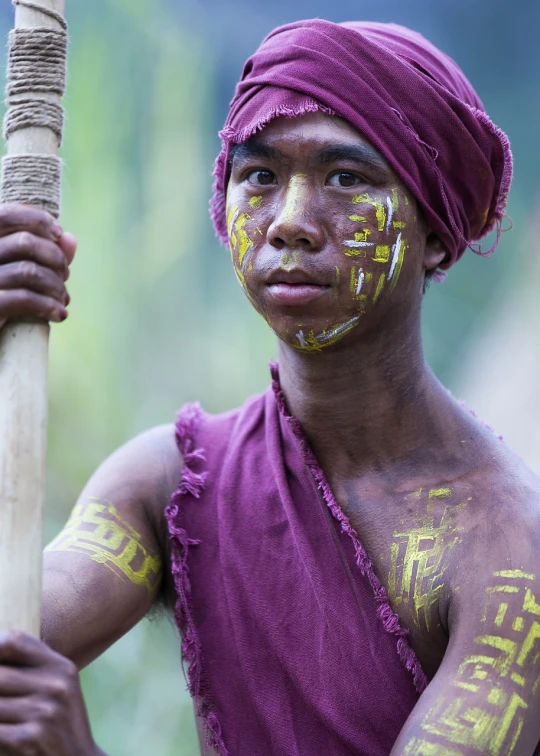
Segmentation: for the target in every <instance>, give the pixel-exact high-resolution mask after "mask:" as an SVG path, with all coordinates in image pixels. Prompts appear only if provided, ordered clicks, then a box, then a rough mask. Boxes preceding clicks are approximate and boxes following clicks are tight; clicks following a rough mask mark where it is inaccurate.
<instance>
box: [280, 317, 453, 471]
mask: <svg viewBox="0 0 540 756" xmlns="http://www.w3.org/2000/svg"><path fill="white" fill-rule="evenodd" d="M280 380H281V385H282V388H283V391H284V393H285V397H286V399H287V404H288V407H289V410H290V412H291V413H292V414H293V415H294V416H295V417H297V418H298V420H300V422H301V424H302V427H303V429H304V431H305V433H306V435H307V437H308V439H309V441H310V443H311V445H312V447H313V449H314V451H315V453H316V455H317V457H318V459H319V462H320V464H321V465H322V466H323V469H325V470H326V471H330V470H331V471H332V472H333V473H334V474H336V475H337V476H338V477H349V476H357V475H361V474H362V473H365V472H368V471H373V472H377V471H385V470H388V469H389V468H394V469H399V468H402V469H403V470H406V469H409V470H410V469H413V468H415V467H416V466H417V465H424V464H425V463H428V464H429V462H430V460H431V459H432V456H433V454H434V452H435V454H436V457H437V458H438V459H439V460H440V459H441V452H443V454H444V448H445V447H447V451H448V454H449V455H452V454H453V453H454V452H457V450H458V448H459V446H458V445H459V441H456V434H457V428H456V421H457V418H456V416H455V412H453V411H452V408H453V406H455V405H453V401H452V400H451V398H450V397H449V396H448V394H447V392H446V391H445V389H444V388H443V387H442V386H441V385H440V383H439V382H438V380H437V379H436V378H435V376H434V375H433V374H432V372H431V371H430V369H429V368H428V367H427V365H426V363H425V360H424V356H423V352H422V346H421V340H420V334H419V329H417V330H413V331H411V332H410V333H409V335H406V334H405V333H404V330H402V331H401V332H400V333H399V334H397V333H396V334H395V336H394V338H392V334H390V335H386V336H385V337H383V338H379V339H378V340H377V341H374V340H371V339H366V340H365V341H364V342H362V343H356V344H354V345H353V346H352V347H351V348H350V349H348V350H346V349H345V348H343V349H341V350H336V351H334V352H330V351H329V352H321V353H320V354H303V353H300V352H298V351H296V350H294V349H293V348H291V347H288V346H287V345H284V344H282V343H280ZM452 429H454V430H455V432H452ZM441 445H443V446H441Z"/></svg>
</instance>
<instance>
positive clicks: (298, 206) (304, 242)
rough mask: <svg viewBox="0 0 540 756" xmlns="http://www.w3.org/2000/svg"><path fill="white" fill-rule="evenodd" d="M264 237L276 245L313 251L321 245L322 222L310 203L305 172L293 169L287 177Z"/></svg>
mask: <svg viewBox="0 0 540 756" xmlns="http://www.w3.org/2000/svg"><path fill="white" fill-rule="evenodd" d="M267 239H268V243H269V244H271V245H272V246H273V247H275V248H276V249H284V248H290V249H294V248H296V247H303V248H304V249H306V250H312V251H313V252H316V251H317V250H319V249H321V247H322V246H323V243H324V231H323V226H322V224H321V223H320V222H319V221H318V220H317V218H316V213H315V212H314V208H313V206H312V197H311V192H310V188H309V184H308V177H307V175H306V174H304V173H297V174H296V175H294V176H292V177H291V178H290V180H289V183H288V184H287V187H286V188H285V191H284V193H283V195H282V196H281V197H280V199H279V204H278V206H277V207H276V216H275V218H274V220H273V222H272V223H271V224H270V226H269V228H268V232H267Z"/></svg>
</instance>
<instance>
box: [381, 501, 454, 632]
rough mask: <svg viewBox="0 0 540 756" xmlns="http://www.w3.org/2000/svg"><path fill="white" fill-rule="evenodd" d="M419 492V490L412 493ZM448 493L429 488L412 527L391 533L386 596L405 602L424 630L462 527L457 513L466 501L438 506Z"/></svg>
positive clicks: (427, 624)
mask: <svg viewBox="0 0 540 756" xmlns="http://www.w3.org/2000/svg"><path fill="white" fill-rule="evenodd" d="M421 495H422V491H420V492H417V493H416V494H415V496H416V497H418V496H421ZM451 495H452V491H451V489H449V488H438V489H432V490H431V491H429V492H428V494H427V509H426V513H425V514H424V515H422V516H421V517H420V518H418V520H417V522H418V524H417V525H416V526H415V527H413V528H411V529H409V530H404V531H403V532H396V533H394V536H393V543H392V546H391V570H390V575H389V577H388V590H389V593H390V599H391V601H392V602H393V603H394V605H395V606H397V607H399V606H400V605H403V604H406V605H407V606H408V607H409V608H410V609H412V613H413V620H414V622H415V624H416V625H417V626H418V627H421V626H423V627H425V628H426V629H427V630H429V629H430V625H431V620H432V617H431V614H432V608H433V606H434V605H435V604H436V603H437V601H438V600H439V596H440V593H441V591H442V589H443V585H444V573H445V570H446V567H447V563H448V561H447V558H448V556H449V554H450V553H451V552H452V551H453V550H454V549H455V548H456V546H457V545H458V544H459V543H460V541H461V538H460V536H459V535H458V534H459V533H460V532H461V531H462V529H463V528H462V527H461V526H460V525H459V524H458V519H457V516H458V514H459V513H460V512H461V511H462V510H463V509H464V507H465V505H466V502H463V503H459V504H455V505H451V504H448V505H447V506H444V507H443V508H442V510H441V506H440V505H437V502H438V501H441V500H442V501H444V500H445V499H448V498H450V497H451Z"/></svg>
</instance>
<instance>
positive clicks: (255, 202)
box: [249, 196, 263, 210]
mask: <svg viewBox="0 0 540 756" xmlns="http://www.w3.org/2000/svg"><path fill="white" fill-rule="evenodd" d="M262 202H263V198H262V196H259V197H252V198H251V199H250V201H249V206H250V207H252V208H253V209H254V210H257V209H258V208H259V207H260V206H261V205H262Z"/></svg>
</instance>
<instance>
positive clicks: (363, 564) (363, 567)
mask: <svg viewBox="0 0 540 756" xmlns="http://www.w3.org/2000/svg"><path fill="white" fill-rule="evenodd" d="M270 371H271V374H272V388H273V391H274V396H275V397H276V401H277V404H278V407H279V410H280V412H281V413H282V414H283V416H284V417H285V418H286V420H287V422H288V424H289V427H290V428H291V430H292V432H293V433H294V435H295V436H296V438H297V439H298V441H299V443H300V449H301V452H302V456H303V457H304V460H305V462H306V464H307V466H308V468H309V470H310V472H311V474H312V475H313V478H314V479H315V482H316V484H317V487H318V489H319V490H320V491H321V494H322V496H323V499H324V501H325V503H326V504H327V506H328V508H329V510H330V512H331V514H332V516H333V517H334V519H335V520H337V521H338V522H339V523H340V525H341V530H342V531H343V532H344V533H346V534H347V535H348V536H349V537H350V539H351V541H352V543H353V546H354V552H355V557H356V564H357V565H358V567H359V568H360V572H361V573H362V575H364V576H365V577H367V579H368V581H369V584H370V586H371V589H372V590H373V594H374V596H375V601H376V603H377V616H378V617H379V619H380V620H381V622H382V625H383V627H384V629H385V630H386V632H388V633H390V634H391V635H394V636H396V639H397V653H398V657H399V659H400V661H401V662H402V664H403V665H404V667H405V669H406V670H407V671H408V672H410V673H411V675H412V678H413V682H414V687H415V688H416V691H417V692H418V694H422V693H423V692H424V690H425V689H426V688H427V686H428V679H427V677H426V675H425V673H424V670H423V669H422V666H421V664H420V661H419V659H418V657H417V656H416V654H415V652H414V651H413V649H412V648H411V646H410V644H409V641H408V636H409V631H408V630H406V629H405V628H404V627H402V626H401V623H400V620H399V617H398V616H397V614H396V613H395V612H394V611H393V609H392V607H391V606H390V599H389V597H388V593H387V591H386V588H385V587H384V585H383V584H382V583H381V581H380V580H379V578H378V577H377V575H376V574H375V570H374V567H373V562H372V561H371V559H370V558H369V556H368V554H367V552H366V550H365V549H364V547H363V546H362V544H361V543H360V540H359V539H358V535H357V534H356V531H355V529H354V528H353V526H352V525H351V523H350V520H349V518H348V517H347V516H346V515H345V513H344V512H343V510H342V509H341V507H340V506H339V504H338V503H337V501H336V500H335V498H334V495H333V493H332V490H331V489H330V486H329V485H328V482H327V480H326V477H325V474H324V472H323V470H322V469H321V467H320V465H319V463H318V462H317V460H316V458H315V455H314V454H313V451H312V450H311V447H310V446H309V443H308V441H307V438H306V436H305V434H304V431H303V430H302V426H301V424H300V421H299V420H298V419H297V418H296V417H293V416H292V415H291V414H290V413H289V411H288V409H287V405H286V402H285V396H284V394H283V390H282V388H281V384H280V382H279V368H278V364H277V363H276V362H271V363H270Z"/></svg>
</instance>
